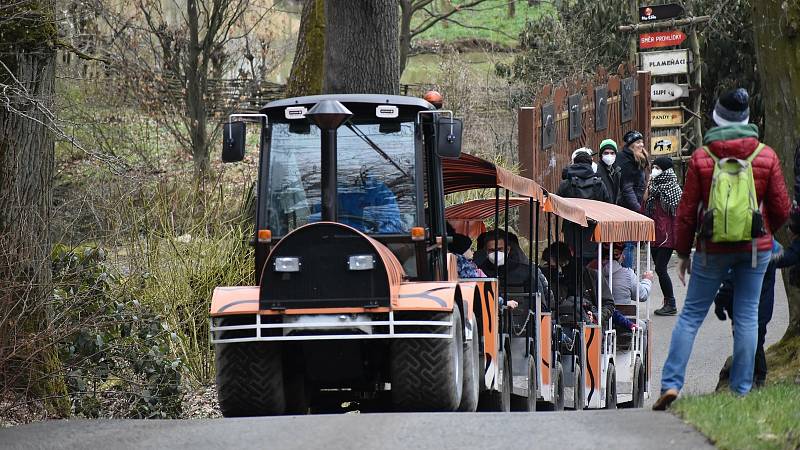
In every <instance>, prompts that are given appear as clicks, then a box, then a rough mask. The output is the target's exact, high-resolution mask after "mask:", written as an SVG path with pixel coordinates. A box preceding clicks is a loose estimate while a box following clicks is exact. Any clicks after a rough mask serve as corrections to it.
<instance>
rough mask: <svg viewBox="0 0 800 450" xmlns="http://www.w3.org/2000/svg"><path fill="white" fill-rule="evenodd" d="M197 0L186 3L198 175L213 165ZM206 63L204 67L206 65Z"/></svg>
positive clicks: (191, 129) (188, 105)
mask: <svg viewBox="0 0 800 450" xmlns="http://www.w3.org/2000/svg"><path fill="white" fill-rule="evenodd" d="M198 19H199V18H198V11H197V0H188V1H187V2H186V20H187V24H188V25H189V45H188V49H187V50H188V53H189V54H188V62H187V64H186V74H185V76H186V109H187V112H188V116H189V138H190V139H191V143H192V159H193V161H194V175H195V178H198V179H199V178H201V177H204V176H205V175H206V174H207V173H208V171H209V169H210V168H211V159H210V158H209V151H208V150H209V149H208V136H207V135H206V125H207V124H206V120H207V118H206V98H205V93H206V85H207V83H206V77H207V73H208V67H207V64H208V60H207V59H203V62H202V63H201V61H200V56H201V50H203V49H202V48H201V46H200V45H201V43H200V26H199V24H198V21H199V20H198ZM204 66H205V67H204Z"/></svg>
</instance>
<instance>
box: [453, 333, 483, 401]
mask: <svg viewBox="0 0 800 450" xmlns="http://www.w3.org/2000/svg"><path fill="white" fill-rule="evenodd" d="M471 324H472V330H473V331H472V340H471V341H466V340H465V341H464V386H463V388H462V392H461V404H460V405H458V410H459V411H466V412H475V410H476V409H477V408H478V395H479V394H480V381H481V375H482V372H483V371H482V370H481V357H480V351H481V343H480V335H479V334H478V326H477V324H476V323H475V321H474V320H473V321H472V322H471Z"/></svg>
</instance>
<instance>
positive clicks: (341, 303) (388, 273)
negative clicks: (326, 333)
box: [259, 222, 405, 310]
mask: <svg viewBox="0 0 800 450" xmlns="http://www.w3.org/2000/svg"><path fill="white" fill-rule="evenodd" d="M404 275H405V274H404V272H403V268H402V265H401V264H400V262H399V261H398V260H397V258H396V257H395V256H394V255H393V254H392V253H391V252H390V251H389V249H388V248H386V246H384V245H383V244H381V243H380V242H378V241H376V240H375V239H372V238H371V237H369V236H367V235H365V234H363V233H361V232H360V231H358V230H356V229H355V228H352V227H349V226H347V225H342V224H339V223H334V222H317V223H312V224H308V225H305V226H303V227H300V228H298V229H296V230H294V231H293V232H291V233H289V234H287V235H286V236H285V237H284V238H283V239H281V240H280V241H279V242H278V244H277V245H275V247H274V248H273V249H272V252H271V253H270V255H269V257H268V258H267V262H266V264H265V265H264V270H263V271H262V273H261V278H260V283H259V284H260V290H259V304H260V309H262V310H269V309H273V310H282V309H289V308H292V309H294V308H341V307H367V308H375V307H388V306H389V305H390V304H391V303H392V301H393V300H394V301H396V300H397V298H398V292H399V289H400V283H401V281H402V280H403V277H404Z"/></svg>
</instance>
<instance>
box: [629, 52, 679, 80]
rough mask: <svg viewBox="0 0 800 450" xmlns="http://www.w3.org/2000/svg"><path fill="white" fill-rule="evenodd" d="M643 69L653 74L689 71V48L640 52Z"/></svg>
mask: <svg viewBox="0 0 800 450" xmlns="http://www.w3.org/2000/svg"><path fill="white" fill-rule="evenodd" d="M640 55H641V56H642V70H644V71H647V72H650V73H651V74H652V75H679V74H685V73H689V50H686V49H681V50H667V51H663V52H647V53H640Z"/></svg>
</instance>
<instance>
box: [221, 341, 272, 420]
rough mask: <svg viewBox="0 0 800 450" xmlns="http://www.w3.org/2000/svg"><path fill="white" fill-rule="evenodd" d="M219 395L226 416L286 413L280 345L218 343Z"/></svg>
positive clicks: (223, 413)
mask: <svg viewBox="0 0 800 450" xmlns="http://www.w3.org/2000/svg"><path fill="white" fill-rule="evenodd" d="M214 354H215V359H216V366H217V396H218V398H219V407H220V409H221V410H222V415H223V416H225V417H242V416H270V415H278V414H283V413H284V411H285V409H286V399H285V397H284V392H283V364H282V361H281V351H280V346H279V345H277V344H273V343H265V342H241V343H231V344H216V345H215V346H214Z"/></svg>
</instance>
